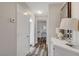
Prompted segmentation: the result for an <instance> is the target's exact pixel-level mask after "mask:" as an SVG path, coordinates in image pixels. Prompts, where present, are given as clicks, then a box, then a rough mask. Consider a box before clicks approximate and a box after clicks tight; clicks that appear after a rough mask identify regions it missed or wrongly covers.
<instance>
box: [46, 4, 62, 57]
mask: <svg viewBox="0 0 79 59" xmlns="http://www.w3.org/2000/svg"><path fill="white" fill-rule="evenodd" d="M60 7H61V6H60V5H58V4H55V5H53V4H50V5H49V19H48V21H47V22H48V25H47V27H48V29H47V31H48V55H51V54H50V53H51V49H50V48H51V44H50V42H51V38H52V37H55V38H56V28H57V27H59V25H60Z"/></svg>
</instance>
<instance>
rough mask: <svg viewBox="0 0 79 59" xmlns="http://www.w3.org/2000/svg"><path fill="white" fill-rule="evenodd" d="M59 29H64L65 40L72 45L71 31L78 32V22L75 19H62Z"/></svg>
mask: <svg viewBox="0 0 79 59" xmlns="http://www.w3.org/2000/svg"><path fill="white" fill-rule="evenodd" d="M60 29H64V30H65V31H66V32H65V36H66V39H68V42H69V43H70V44H71V43H72V40H71V39H72V31H73V30H78V22H77V20H76V19H72V18H63V19H62V21H61V24H60Z"/></svg>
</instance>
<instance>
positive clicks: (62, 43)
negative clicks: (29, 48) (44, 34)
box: [51, 38, 79, 53]
mask: <svg viewBox="0 0 79 59" xmlns="http://www.w3.org/2000/svg"><path fill="white" fill-rule="evenodd" d="M51 42H52V44H53V45H57V46H59V47H62V48H65V49H67V50H70V51H73V52H75V53H79V47H78V48H77V46H74V47H70V46H68V45H66V43H68V42H67V41H66V40H60V39H56V38H52V40H51Z"/></svg>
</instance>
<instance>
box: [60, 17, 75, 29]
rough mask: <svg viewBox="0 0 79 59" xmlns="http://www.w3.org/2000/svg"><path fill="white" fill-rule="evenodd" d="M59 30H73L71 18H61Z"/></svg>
mask: <svg viewBox="0 0 79 59" xmlns="http://www.w3.org/2000/svg"><path fill="white" fill-rule="evenodd" d="M60 29H65V30H74V20H73V19H72V18H63V19H62V21H61V24H60Z"/></svg>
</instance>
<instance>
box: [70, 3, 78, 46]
mask: <svg viewBox="0 0 79 59" xmlns="http://www.w3.org/2000/svg"><path fill="white" fill-rule="evenodd" d="M71 10H72V12H71V13H72V18H75V19H77V20H79V2H72V9H71ZM73 34H74V35H73V40H74V42H75V43H76V44H77V45H79V31H74V33H73Z"/></svg>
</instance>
